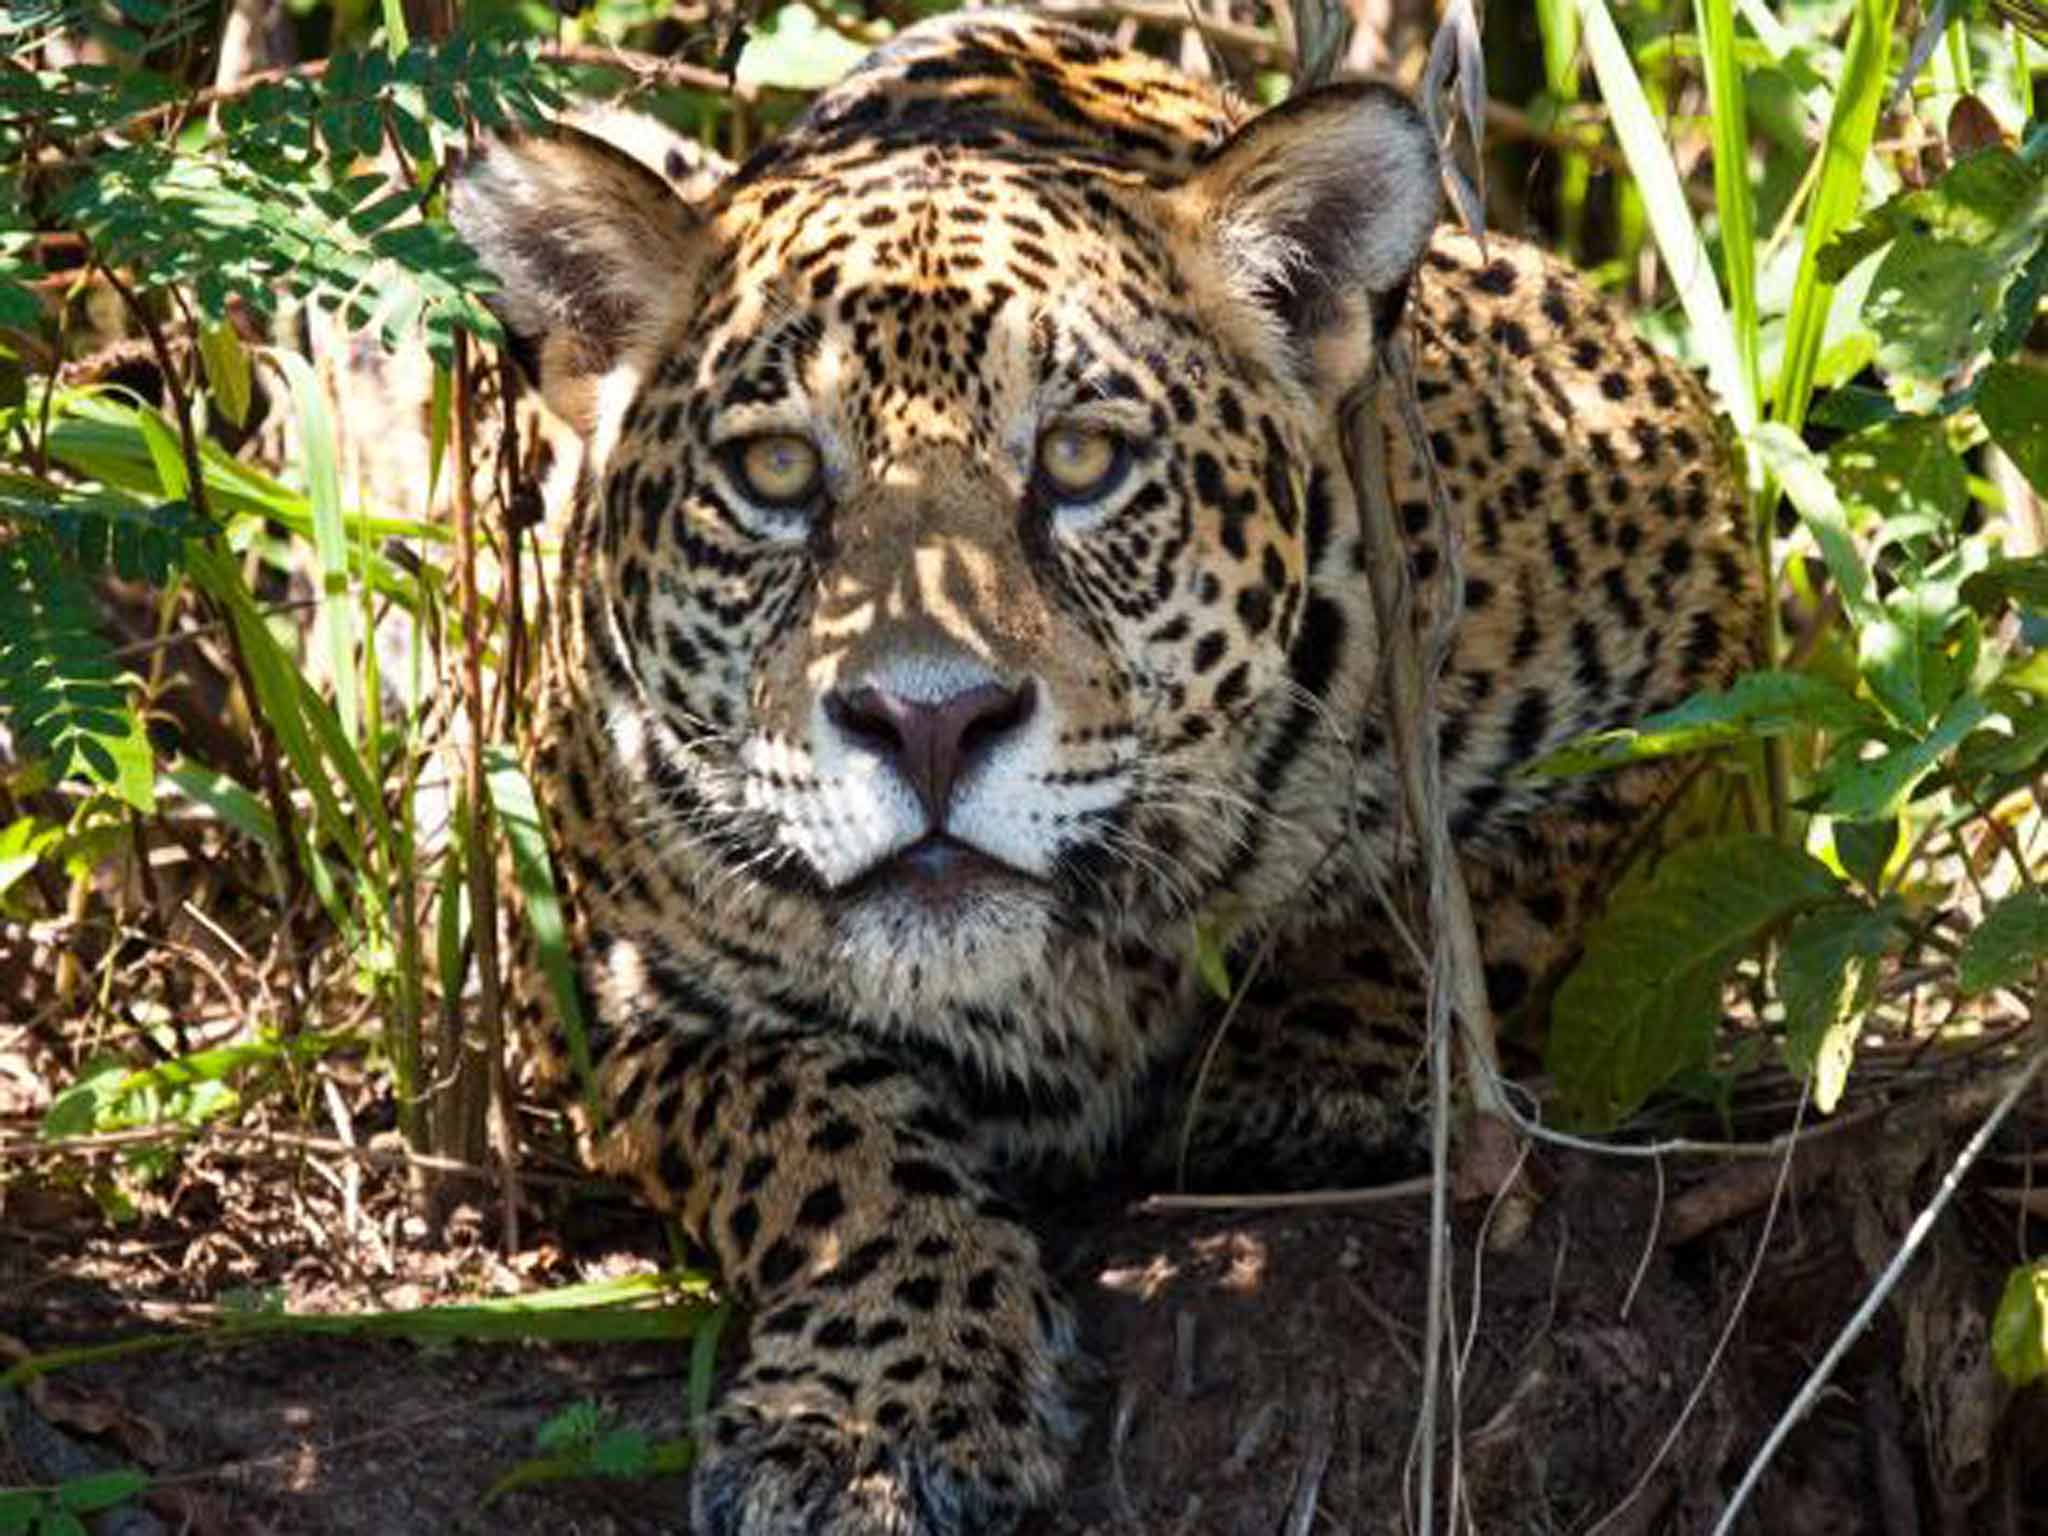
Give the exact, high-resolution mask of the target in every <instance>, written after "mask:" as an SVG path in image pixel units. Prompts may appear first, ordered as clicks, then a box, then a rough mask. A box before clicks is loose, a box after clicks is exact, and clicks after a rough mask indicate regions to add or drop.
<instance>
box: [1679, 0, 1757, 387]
mask: <svg viewBox="0 0 2048 1536" xmlns="http://www.w3.org/2000/svg"><path fill="white" fill-rule="evenodd" d="M1693 13H1694V17H1695V19H1696V23H1697V25H1698V28H1699V34H1700V57H1701V59H1702V60H1703V61H1704V63H1705V66H1706V75H1707V102H1708V107H1709V111H1710V114H1711V116H1712V119H1713V134H1714V205H1715V208H1716V210H1717V211H1718V212H1719V213H1720V216H1721V272H1722V277H1723V278H1724V280H1725V281H1726V282H1727V285H1728V304H1729V308H1730V309H1732V310H1733V311H1734V323H1735V358H1736V366H1737V367H1738V368H1740V369H1741V372H1742V385H1743V389H1744V390H1745V391H1746V393H1747V396H1748V398H1749V400H1750V401H1751V402H1752V405H1753V404H1754V402H1755V401H1757V400H1758V399H1760V398H1761V397H1762V394H1763V382H1762V375H1761V373H1760V371H1759V368H1758V364H1757V308H1756V218H1755V210H1754V205H1753V197H1752V192H1751V187H1750V178H1749V102H1748V99H1747V94H1746V92H1745V91H1744V90H1743V84H1742V67H1741V65H1740V64H1738V63H1737V62H1736V58H1735V14H1734V10H1733V8H1732V6H1731V4H1730V0H1693Z"/></svg>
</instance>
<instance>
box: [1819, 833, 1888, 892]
mask: <svg viewBox="0 0 2048 1536" xmlns="http://www.w3.org/2000/svg"><path fill="white" fill-rule="evenodd" d="M1832 830H1833V835H1834V842H1835V857H1836V859H1838V860H1839V861H1840V862H1841V865H1842V868H1843V869H1845V870H1847V871H1848V872H1849V875H1850V877H1851V878H1852V879H1854V880H1855V881H1857V882H1858V883H1859V884H1860V885H1862V887H1863V888H1864V889H1865V890H1866V891H1869V892H1871V893H1872V894H1875V893H1876V892H1877V890H1878V888H1879V887H1880V886H1882V885H1883V884H1884V872H1885V870H1886V869H1887V868H1889V867H1890V865H1891V861H1892V855H1893V854H1895V853H1897V852H1898V849H1899V823H1898V819H1897V818H1896V817H1892V818H1889V819H1886V820H1883V821H1837V822H1835V823H1834V824H1833V828H1832Z"/></svg>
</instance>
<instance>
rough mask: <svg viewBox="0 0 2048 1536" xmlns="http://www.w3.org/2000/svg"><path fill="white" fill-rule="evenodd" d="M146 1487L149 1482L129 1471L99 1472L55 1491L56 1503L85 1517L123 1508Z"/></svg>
mask: <svg viewBox="0 0 2048 1536" xmlns="http://www.w3.org/2000/svg"><path fill="white" fill-rule="evenodd" d="M148 1486H149V1479H148V1478H147V1477H145V1476H143V1474H142V1473H140V1472H138V1471H136V1470H135V1469H134V1468H132V1467H121V1468H117V1469H116V1470H114V1471H112V1472H98V1473H95V1474H93V1475H92V1476H91V1477H80V1478H75V1479H73V1480H72V1481H71V1482H68V1483H66V1484H64V1486H63V1487H61V1488H59V1489H58V1490H57V1502H58V1503H59V1504H61V1505H62V1506H63V1507H64V1508H66V1509H69V1510H74V1511H76V1512H77V1513H79V1514H82V1515H87V1514H91V1513H93V1512H94V1511H95V1510H101V1509H112V1508H113V1507H114V1506H115V1505H116V1504H125V1503H127V1502H128V1500H130V1499H132V1498H134V1497H135V1496H136V1495H137V1494H139V1493H141V1492H142V1491H143V1490H144V1489H145V1488H147V1487H148Z"/></svg>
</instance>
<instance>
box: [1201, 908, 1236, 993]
mask: <svg viewBox="0 0 2048 1536" xmlns="http://www.w3.org/2000/svg"><path fill="white" fill-rule="evenodd" d="M1194 928H1195V974H1196V975H1197V976H1199V977H1200V978H1201V981H1202V985H1203V986H1205V987H1207V988H1208V989H1209V994H1210V996H1212V997H1214V998H1215V999H1216V1000H1217V1001H1218V1002H1223V1003H1227V1002H1229V1001H1230V997H1231V993H1232V991H1233V990H1234V989H1233V988H1232V987H1231V985H1230V962H1229V961H1228V960H1227V959H1225V958H1224V954H1223V940H1222V936H1221V935H1220V934H1219V933H1218V932H1217V925H1216V923H1215V922H1213V921H1210V920H1205V919H1199V918H1198V919H1197V920H1196V921H1195V925H1194Z"/></svg>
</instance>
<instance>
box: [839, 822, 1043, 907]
mask: <svg viewBox="0 0 2048 1536" xmlns="http://www.w3.org/2000/svg"><path fill="white" fill-rule="evenodd" d="M1040 883H1041V882H1040V881H1039V880H1038V879H1037V878H1036V877H1035V876H1032V875H1029V874H1027V873H1025V872H1024V871H1023V870H1021V869H1019V868H1017V866H1016V865H1014V864H1006V863H1004V862H1003V861H1002V860H1001V859H998V858H995V857H993V856H992V855H990V854H987V853H984V852H982V850H981V849H979V848H977V847H975V846H974V845H973V844H972V843H966V842H962V841H961V840H960V839H959V838H957V837H953V836H950V835H949V834H947V833H945V832H928V833H926V834H925V835H924V836H923V837H921V838H919V839H918V840H917V841H916V842H914V843H912V844H910V845H909V846H908V847H906V848H902V849H899V850H898V851H897V852H895V853H893V854H891V855H890V856H889V857H888V858H886V859H883V860H881V861H879V862H878V863H876V864H874V865H873V866H872V867H870V868H869V869H867V870H865V871H863V872H862V873H861V875H860V876H859V878H857V879H856V880H854V881H853V882H852V883H851V884H849V885H846V886H843V887H841V889H840V894H841V895H842V896H843V897H845V898H846V899H848V900H850V901H859V900H861V899H863V898H865V897H870V896H882V895H895V896H904V897H909V898H910V899H911V900H913V901H915V902H917V903H918V904H919V905H920V906H924V907H931V908H948V907H956V906H958V905H960V904H961V903H963V902H965V901H967V900H969V899H971V898H973V897H975V896H978V895H982V894H984V893H986V892H990V891H994V890H997V889H1002V888H1008V889H1016V888H1017V887H1019V886H1026V885H1038V884H1040Z"/></svg>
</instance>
